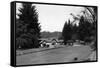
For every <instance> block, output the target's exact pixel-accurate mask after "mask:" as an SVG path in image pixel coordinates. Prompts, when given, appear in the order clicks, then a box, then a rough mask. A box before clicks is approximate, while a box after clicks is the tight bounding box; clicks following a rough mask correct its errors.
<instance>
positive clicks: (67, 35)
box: [62, 20, 73, 44]
mask: <svg viewBox="0 0 100 68" xmlns="http://www.w3.org/2000/svg"><path fill="white" fill-rule="evenodd" d="M72 32H73V31H72V24H71V23H70V20H68V23H67V21H66V22H65V25H64V27H63V31H62V36H63V39H64V43H65V44H66V41H68V40H70V39H71V36H72Z"/></svg>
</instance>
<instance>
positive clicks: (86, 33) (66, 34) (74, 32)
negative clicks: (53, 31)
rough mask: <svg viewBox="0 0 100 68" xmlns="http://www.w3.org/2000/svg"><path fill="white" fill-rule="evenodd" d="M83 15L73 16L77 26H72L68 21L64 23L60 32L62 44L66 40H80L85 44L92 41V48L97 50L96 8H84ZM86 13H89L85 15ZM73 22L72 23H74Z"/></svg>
mask: <svg viewBox="0 0 100 68" xmlns="http://www.w3.org/2000/svg"><path fill="white" fill-rule="evenodd" d="M84 8H85V10H84V11H82V13H83V15H81V16H79V15H77V16H74V15H73V14H71V15H72V16H73V18H74V19H75V20H78V21H79V23H78V25H76V24H73V22H70V20H68V21H66V22H65V24H64V27H63V30H62V38H63V40H64V43H65V44H66V41H68V40H82V41H85V42H92V41H94V42H95V44H94V48H97V44H96V37H97V36H96V35H97V31H96V30H97V25H96V24H97V7H91V8H90V7H84ZM87 11H88V12H89V13H87ZM75 20H74V22H75Z"/></svg>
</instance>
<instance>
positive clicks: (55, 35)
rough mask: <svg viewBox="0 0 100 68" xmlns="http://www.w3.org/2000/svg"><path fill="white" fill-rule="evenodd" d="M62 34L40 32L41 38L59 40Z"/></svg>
mask: <svg viewBox="0 0 100 68" xmlns="http://www.w3.org/2000/svg"><path fill="white" fill-rule="evenodd" d="M61 34H62V32H58V31H55V32H47V31H43V32H41V38H59V37H61Z"/></svg>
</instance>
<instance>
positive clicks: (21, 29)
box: [16, 3, 41, 48]
mask: <svg viewBox="0 0 100 68" xmlns="http://www.w3.org/2000/svg"><path fill="white" fill-rule="evenodd" d="M19 11H20V13H19V14H18V17H19V19H18V22H16V24H17V25H18V26H17V27H16V29H17V30H16V32H17V38H18V39H17V38H16V39H17V41H19V40H20V39H21V41H22V40H23V41H27V42H26V43H27V44H26V43H25V44H23V41H22V42H18V43H19V45H20V46H21V47H22V48H33V47H38V46H39V43H38V39H39V37H40V30H41V29H40V23H38V13H37V12H36V8H35V6H32V4H26V3H23V4H22V8H20V9H19ZM19 45H18V46H19Z"/></svg>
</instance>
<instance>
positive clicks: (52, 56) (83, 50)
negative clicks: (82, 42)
mask: <svg viewBox="0 0 100 68" xmlns="http://www.w3.org/2000/svg"><path fill="white" fill-rule="evenodd" d="M90 54H91V48H90V47H89V46H74V47H64V48H58V49H52V50H46V51H41V52H36V53H31V54H26V55H21V56H17V57H16V60H17V65H26V64H44V63H59V62H74V58H75V57H78V60H77V61H81V60H84V59H86V58H87V57H88V56H89V55H90Z"/></svg>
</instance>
